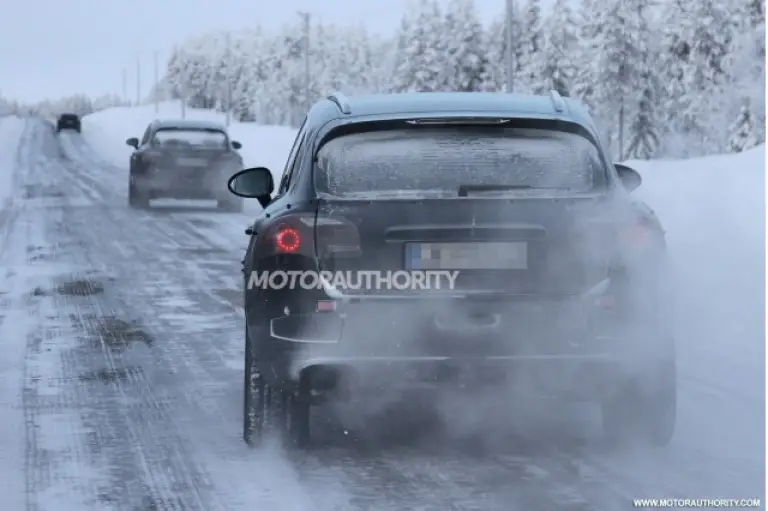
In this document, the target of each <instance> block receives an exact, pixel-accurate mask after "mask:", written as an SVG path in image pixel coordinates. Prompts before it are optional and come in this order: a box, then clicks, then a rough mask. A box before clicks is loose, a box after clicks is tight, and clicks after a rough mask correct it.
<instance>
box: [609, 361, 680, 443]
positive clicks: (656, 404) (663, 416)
mask: <svg viewBox="0 0 768 511" xmlns="http://www.w3.org/2000/svg"><path fill="white" fill-rule="evenodd" d="M602 416H603V431H604V434H605V436H606V438H607V440H608V441H609V443H611V444H612V445H620V444H624V443H633V442H641V443H643V444H646V445H653V446H656V447H664V446H666V445H668V444H669V443H670V442H671V441H672V437H673V436H674V434H675V425H676V422H677V374H676V366H675V361H674V360H668V361H665V362H664V363H663V364H661V367H660V368H659V370H658V371H653V374H650V375H647V376H646V377H644V378H642V379H639V380H634V381H631V382H629V383H628V384H627V385H626V386H625V387H624V388H623V389H622V390H621V391H619V392H618V393H616V394H615V395H614V396H613V397H612V398H611V399H609V400H607V401H606V402H604V403H603V404H602Z"/></svg>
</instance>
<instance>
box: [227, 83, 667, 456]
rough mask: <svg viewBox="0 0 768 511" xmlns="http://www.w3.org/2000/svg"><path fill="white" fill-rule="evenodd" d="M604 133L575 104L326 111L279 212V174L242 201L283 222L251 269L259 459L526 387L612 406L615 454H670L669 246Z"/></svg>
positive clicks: (331, 106)
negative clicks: (376, 419)
mask: <svg viewBox="0 0 768 511" xmlns="http://www.w3.org/2000/svg"><path fill="white" fill-rule="evenodd" d="M596 133H597V132H596V130H595V128H594V125H593V122H592V120H591V118H590V116H589V115H588V113H587V111H586V110H585V108H583V107H582V106H581V105H580V103H578V102H575V101H573V100H571V99H564V98H562V97H561V96H560V95H558V94H557V93H556V92H552V93H550V95H548V96H526V95H511V94H486V93H457V94H453V93H450V94H449V93H434V94H432V93H420V94H404V95H397V94H396V95H382V96H370V97H361V98H354V99H348V98H344V97H343V96H341V95H334V96H331V97H330V98H328V99H327V100H323V101H320V102H318V103H317V104H315V105H314V107H313V108H312V109H311V110H310V112H309V114H308V116H307V118H306V120H305V121H304V123H303V126H302V127H301V129H300V130H299V132H298V135H297V138H296V141H295V144H294V147H293V149H292V150H291V152H290V155H289V157H288V162H287V165H286V167H285V171H284V173H283V175H282V179H281V181H280V183H279V185H278V186H277V191H276V194H274V196H273V188H274V185H273V180H272V174H271V173H270V171H269V170H268V169H265V168H252V169H246V170H243V171H242V172H240V173H238V174H236V175H235V176H233V177H232V178H231V179H230V181H229V183H228V185H229V188H230V191H231V192H232V193H233V194H235V195H238V196H241V197H252V198H256V199H258V200H259V202H260V203H261V204H262V205H263V207H264V212H263V213H262V214H261V215H260V216H259V217H258V218H257V219H256V220H255V222H254V223H253V225H252V227H250V228H249V229H248V230H247V231H246V234H248V235H250V244H249V246H248V249H247V252H246V254H245V259H244V261H243V262H244V267H243V271H244V274H245V285H246V291H245V316H246V322H245V396H244V400H245V402H244V424H243V428H244V438H245V441H246V442H247V443H249V444H255V443H258V441H259V440H260V439H261V438H262V436H263V435H264V434H265V432H266V431H268V430H273V431H278V432H279V433H280V434H281V435H286V436H287V438H288V439H289V440H290V442H291V443H293V444H297V445H303V444H306V443H307V442H308V441H309V439H310V421H309V409H310V406H311V405H312V404H314V403H317V402H323V401H325V400H334V399H347V400H354V399H355V398H356V397H359V396H366V395H368V396H375V395H380V394H382V393H386V392H387V389H391V388H392V389H393V388H395V387H397V388H401V389H406V390H405V392H406V394H405V395H419V396H424V395H426V396H430V395H434V396H438V395H439V393H440V392H447V393H448V395H451V393H452V392H453V390H452V389H460V388H461V389H468V388H469V389H482V390H485V391H490V392H491V394H496V397H498V398H499V399H501V400H504V399H505V397H504V396H506V395H507V394H505V392H508V390H509V388H510V387H509V385H512V384H514V382H515V381H517V379H525V380H526V381H528V382H529V384H533V386H531V387H525V388H526V389H528V388H531V389H533V388H535V389H537V391H542V392H544V393H548V394H555V395H558V396H560V397H562V398H565V399H569V400H587V401H593V402H597V403H599V404H600V405H601V406H602V417H603V428H604V431H605V433H606V435H607V437H608V438H609V439H611V440H619V439H626V438H628V437H630V436H631V437H632V438H633V439H635V440H638V439H643V440H645V441H648V442H649V443H651V444H656V445H665V444H667V443H668V442H669V441H670V439H671V437H672V435H673V432H674V426H675V413H676V363H675V352H674V341H673V339H672V337H671V336H670V333H669V332H668V331H667V329H666V325H667V321H666V320H665V319H664V311H665V310H667V304H666V302H665V294H664V292H663V285H662V284H663V281H664V271H665V270H664V268H665V252H666V248H665V246H666V244H665V234H664V231H663V229H662V227H661V225H660V223H659V221H658V219H657V218H656V216H655V215H654V213H653V211H652V210H651V209H650V208H648V207H647V206H646V205H645V204H643V203H642V202H640V201H639V200H637V199H636V198H635V197H634V196H633V195H632V194H631V192H632V191H633V190H634V189H635V188H637V187H638V186H639V185H640V184H641V178H640V176H639V174H637V173H636V172H635V171H634V170H632V169H630V168H629V167H627V166H624V165H620V164H612V163H611V162H610V160H607V159H606V155H605V151H604V149H603V147H602V146H601V143H600V141H599V139H598V137H597V135H596ZM427 272H432V273H431V274H432V275H433V277H434V276H439V275H440V274H442V275H443V276H445V274H450V275H452V276H453V277H455V278H454V280H453V282H448V281H447V280H444V281H443V285H442V286H438V285H436V284H437V283H436V282H434V281H432V282H430V281H429V278H427V277H428V275H427ZM419 275H421V277H419ZM355 276H356V277H355ZM289 277H290V279H289ZM355 278H356V280H355V281H354V282H352V281H351V280H350V279H355ZM345 279H346V280H345ZM396 279H398V280H399V282H400V284H396V283H395V280H396ZM425 279H426V282H425ZM291 280H292V283H291V282H290V281H291ZM409 283H410V285H409ZM425 283H426V284H427V285H425ZM414 284H416V285H414ZM448 284H452V285H448ZM430 392H434V394H430ZM411 393H412V394H411ZM424 393H426V394H424ZM456 413H457V414H459V413H460V414H466V413H472V412H471V411H467V410H463V409H462V410H456ZM520 413H525V411H524V410H521V411H520ZM488 420H492V418H490V417H489V419H488Z"/></svg>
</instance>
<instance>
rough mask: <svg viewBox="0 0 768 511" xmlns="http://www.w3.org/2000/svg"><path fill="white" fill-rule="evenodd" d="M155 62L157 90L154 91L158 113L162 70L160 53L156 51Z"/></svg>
mask: <svg viewBox="0 0 768 511" xmlns="http://www.w3.org/2000/svg"><path fill="white" fill-rule="evenodd" d="M153 56H154V60H155V90H154V96H155V113H157V112H158V111H159V110H160V89H159V87H160V69H159V67H158V66H159V64H158V52H157V50H155V53H154V55H153Z"/></svg>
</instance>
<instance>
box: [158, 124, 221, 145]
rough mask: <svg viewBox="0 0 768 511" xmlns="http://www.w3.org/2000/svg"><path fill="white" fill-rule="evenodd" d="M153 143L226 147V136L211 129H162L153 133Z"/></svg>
mask: <svg viewBox="0 0 768 511" xmlns="http://www.w3.org/2000/svg"><path fill="white" fill-rule="evenodd" d="M153 142H154V143H156V144H160V145H169V144H177V145H193V146H209V147H226V145H227V135H226V134H225V133H224V132H222V131H218V130H212V129H181V128H163V129H160V130H158V131H157V132H156V133H155V136H154V139H153Z"/></svg>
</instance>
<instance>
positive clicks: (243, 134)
mask: <svg viewBox="0 0 768 511" xmlns="http://www.w3.org/2000/svg"><path fill="white" fill-rule="evenodd" d="M180 117H181V105H180V103H179V102H178V101H170V102H165V103H160V105H159V108H158V112H157V113H156V112H155V106H154V105H142V106H138V107H117V108H108V109H106V110H102V111H100V112H96V113H94V114H91V115H86V116H85V117H83V136H84V137H85V139H86V141H87V142H88V143H89V145H90V146H91V147H92V148H93V149H94V150H95V151H96V152H97V153H98V154H100V155H101V156H102V157H103V158H104V159H105V160H106V161H108V162H109V163H112V164H114V165H116V166H119V167H124V168H125V167H127V166H128V160H129V158H130V155H131V152H132V148H131V147H129V146H127V145H126V144H125V140H126V139H128V138H130V137H138V138H141V136H142V135H143V134H144V130H145V129H146V128H147V124H149V123H150V122H152V121H153V120H155V119H158V118H159V119H174V118H180ZM186 118H187V119H200V120H214V121H218V122H221V123H222V124H223V123H224V120H225V116H224V114H222V113H219V112H214V111H213V110H199V109H195V108H188V109H187V112H186ZM229 132H230V134H231V136H232V139H233V140H237V141H239V142H241V143H242V144H243V148H242V149H241V150H240V154H242V155H243V160H244V163H245V166H246V167H254V166H265V167H269V169H271V170H272V172H273V173H274V177H275V182H276V183H277V182H279V178H280V176H281V175H282V172H283V168H284V166H285V161H286V159H287V157H288V152H289V151H290V150H291V146H292V145H293V139H294V137H295V135H296V131H295V130H293V129H291V128H286V127H284V126H261V125H258V124H252V123H237V122H236V123H232V124H231V125H230V127H229Z"/></svg>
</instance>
